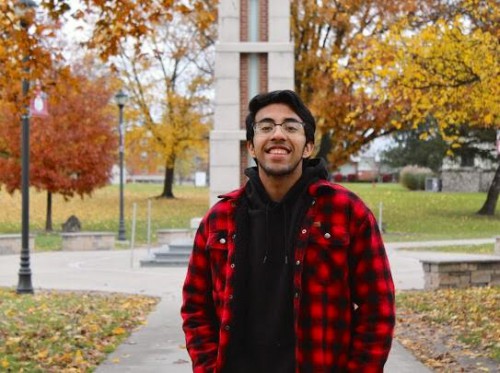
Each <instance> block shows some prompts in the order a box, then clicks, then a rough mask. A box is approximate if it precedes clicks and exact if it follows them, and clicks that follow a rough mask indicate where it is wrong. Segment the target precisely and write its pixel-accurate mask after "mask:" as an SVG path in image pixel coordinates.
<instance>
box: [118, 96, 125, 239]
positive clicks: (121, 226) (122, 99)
mask: <svg viewBox="0 0 500 373" xmlns="http://www.w3.org/2000/svg"><path fill="white" fill-rule="evenodd" d="M127 99H128V96H127V94H126V93H125V92H123V90H121V89H120V90H119V91H118V93H117V94H116V95H115V102H116V104H117V105H118V110H119V112H120V120H119V122H118V134H119V136H120V144H119V154H120V222H119V225H118V241H126V240H127V238H126V236H125V220H124V217H123V152H124V146H123V107H124V106H125V103H126V102H127Z"/></svg>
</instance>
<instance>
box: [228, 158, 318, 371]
mask: <svg viewBox="0 0 500 373" xmlns="http://www.w3.org/2000/svg"><path fill="white" fill-rule="evenodd" d="M245 174H246V175H247V176H248V178H249V181H248V183H247V185H246V187H245V196H246V199H247V201H246V202H247V205H248V222H249V227H248V228H249V235H248V237H249V242H248V249H247V253H246V256H245V257H246V259H245V264H246V266H247V268H246V276H245V278H246V279H245V284H242V285H243V289H244V293H245V297H244V299H243V300H242V302H243V303H244V304H243V305H242V307H241V308H240V310H241V311H240V312H239V313H240V314H239V315H237V316H236V317H238V318H240V322H239V325H242V327H241V328H239V334H240V335H239V336H238V337H237V339H236V340H238V342H237V343H238V344H239V347H236V349H235V350H234V351H235V352H234V354H233V355H232V356H231V355H230V357H229V360H228V366H227V368H228V370H226V371H231V372H257V371H260V372H262V373H264V372H273V373H274V372H283V373H285V372H294V368H295V334H294V327H293V264H294V263H293V258H294V255H293V254H294V253H293V247H294V245H293V240H294V237H296V235H297V231H298V228H299V224H300V222H301V221H302V219H303V216H304V214H305V212H306V208H307V206H308V205H309V204H310V200H309V199H310V196H308V194H307V193H306V191H307V187H308V186H309V185H310V184H311V183H313V182H315V181H316V180H318V179H320V178H326V177H327V176H328V172H327V170H326V168H325V164H324V161H320V160H319V159H314V160H309V161H307V160H305V161H304V165H303V172H302V176H301V178H300V179H299V180H298V181H297V182H296V183H295V184H294V185H293V187H292V188H291V189H290V190H289V191H288V192H287V194H286V195H285V197H284V198H283V200H281V201H280V202H274V201H272V200H271V199H270V198H269V195H268V194H267V192H266V190H265V189H264V186H263V185H262V183H261V181H260V178H259V176H258V170H257V167H252V168H249V169H247V170H246V171H245Z"/></svg>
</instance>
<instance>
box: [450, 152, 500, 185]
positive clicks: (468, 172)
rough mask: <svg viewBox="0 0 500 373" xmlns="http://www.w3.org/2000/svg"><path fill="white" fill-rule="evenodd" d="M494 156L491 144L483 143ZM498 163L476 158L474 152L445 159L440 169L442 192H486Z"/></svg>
mask: <svg viewBox="0 0 500 373" xmlns="http://www.w3.org/2000/svg"><path fill="white" fill-rule="evenodd" d="M481 147H482V148H483V149H489V150H490V151H491V152H492V154H495V155H496V151H497V150H496V149H495V147H494V146H493V144H489V143H484V144H482V145H481ZM497 167H498V161H496V162H494V161H491V160H489V159H483V158H480V157H478V156H477V155H476V154H475V153H474V152H470V153H466V154H465V155H463V156H457V157H455V158H445V160H444V162H443V167H442V169H441V182H442V191H443V192H487V191H488V189H489V187H490V185H491V182H492V181H493V177H494V175H495V171H496V168H497Z"/></svg>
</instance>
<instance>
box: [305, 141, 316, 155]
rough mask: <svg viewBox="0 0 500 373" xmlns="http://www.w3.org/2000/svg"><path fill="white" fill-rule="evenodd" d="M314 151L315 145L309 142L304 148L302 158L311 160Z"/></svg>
mask: <svg viewBox="0 0 500 373" xmlns="http://www.w3.org/2000/svg"><path fill="white" fill-rule="evenodd" d="M313 151H314V143H313V142H312V141H308V142H307V143H306V145H305V146H304V151H303V152H302V158H309V157H310V156H311V155H312V153H313Z"/></svg>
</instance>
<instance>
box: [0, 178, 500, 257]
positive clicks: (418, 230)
mask: <svg viewBox="0 0 500 373" xmlns="http://www.w3.org/2000/svg"><path fill="white" fill-rule="evenodd" d="M344 185H345V186H346V187H347V188H349V189H351V190H352V191H354V192H355V193H356V194H358V195H359V196H360V197H361V198H362V199H363V200H364V201H365V202H366V203H367V204H368V206H370V208H371V209H372V211H373V213H374V214H375V216H376V217H377V219H380V217H382V223H383V225H384V227H385V234H384V239H385V240H386V241H387V242H390V241H422V240H438V239H450V238H477V237H482V238H484V237H494V236H496V235H499V234H500V214H499V213H498V212H497V214H496V215H495V216H494V217H484V216H478V215H475V212H476V211H477V210H479V208H480V207H481V205H482V203H483V202H484V200H485V198H486V194H485V193H432V192H411V191H408V190H406V189H404V188H403V187H402V186H400V185H399V184H376V185H375V186H373V185H372V184H369V183H367V184H360V183H352V184H344ZM161 189H162V186H161V185H158V184H127V185H126V186H125V220H126V232H127V236H128V237H129V238H130V235H131V226H132V206H133V204H134V203H136V204H137V223H136V224H137V226H136V227H137V228H136V229H137V230H136V243H137V244H145V243H146V242H147V222H148V214H147V211H148V201H150V202H151V233H152V236H151V240H152V242H153V243H154V242H155V241H156V230H157V229H161V228H187V227H188V226H189V221H190V219H191V218H193V217H199V216H202V215H203V214H204V213H205V212H206V210H207V209H208V188H195V187H190V186H177V187H175V188H174V195H175V196H176V198H175V199H157V198H155V197H156V196H158V195H159V194H160V192H161ZM118 196H119V192H118V187H117V186H107V187H105V188H102V189H100V190H97V191H96V192H95V193H94V194H93V195H92V196H91V197H86V198H84V199H80V198H78V197H77V198H73V199H71V200H68V201H64V199H63V198H62V197H60V196H57V195H56V196H53V228H54V233H44V227H45V215H46V194H45V193H39V192H36V191H35V190H31V196H30V229H31V232H33V233H36V235H37V237H36V244H35V246H36V250H54V249H59V248H60V247H61V238H60V236H59V234H58V233H59V232H60V231H61V224H62V223H64V222H65V221H66V219H67V218H68V217H69V216H70V215H76V216H77V217H78V218H79V219H80V221H81V223H82V229H83V230H88V231H111V232H117V231H118V213H119V211H118ZM0 205H1V206H2V210H3V211H2V214H1V215H0V234H1V233H19V232H20V227H21V221H20V216H21V211H20V208H21V199H20V195H19V193H15V194H14V195H12V196H11V195H9V194H7V193H6V192H5V191H0ZM380 206H382V214H380ZM497 211H498V209H497Z"/></svg>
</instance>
